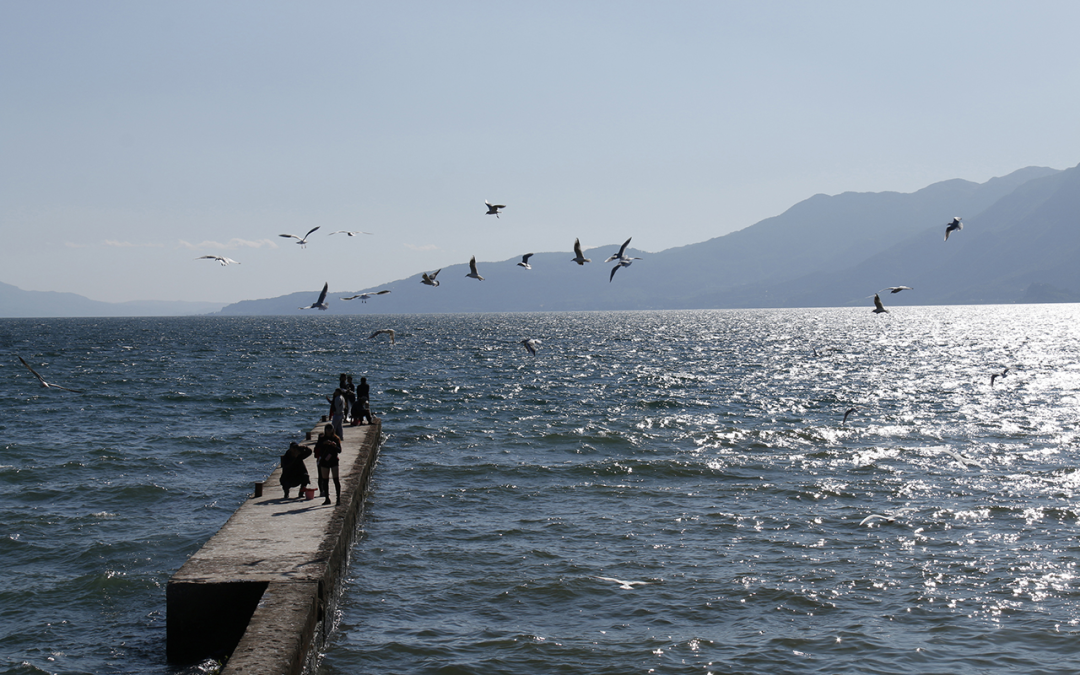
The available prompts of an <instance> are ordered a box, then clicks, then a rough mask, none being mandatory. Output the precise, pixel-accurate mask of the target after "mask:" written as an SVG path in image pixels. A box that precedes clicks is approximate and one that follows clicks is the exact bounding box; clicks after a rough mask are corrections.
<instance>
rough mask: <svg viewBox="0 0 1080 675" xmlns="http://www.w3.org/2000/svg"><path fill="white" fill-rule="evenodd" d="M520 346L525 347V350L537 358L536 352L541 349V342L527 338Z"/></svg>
mask: <svg viewBox="0 0 1080 675" xmlns="http://www.w3.org/2000/svg"><path fill="white" fill-rule="evenodd" d="M519 344H523V345H525V349H528V350H529V353H530V354H532V355H533V356H536V350H537V349H539V348H540V341H539V340H533V339H532V338H525V339H524V340H522V341H521V342H520V343H519Z"/></svg>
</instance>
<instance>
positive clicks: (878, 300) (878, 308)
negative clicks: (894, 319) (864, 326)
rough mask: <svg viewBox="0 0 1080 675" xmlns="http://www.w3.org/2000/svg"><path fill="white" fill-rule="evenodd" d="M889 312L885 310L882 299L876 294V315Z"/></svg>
mask: <svg viewBox="0 0 1080 675" xmlns="http://www.w3.org/2000/svg"><path fill="white" fill-rule="evenodd" d="M888 311H889V310H887V309H885V305H883V304H881V298H880V297H879V296H878V294H877V293H874V314H881V313H882V312H888Z"/></svg>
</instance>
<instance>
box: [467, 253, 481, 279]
mask: <svg viewBox="0 0 1080 675" xmlns="http://www.w3.org/2000/svg"><path fill="white" fill-rule="evenodd" d="M465 276H467V277H469V278H470V279H476V280H477V281H483V280H484V277H482V276H480V274H479V273H478V272H477V271H476V256H473V257H472V260H470V261H469V273H468V274H466V275H465Z"/></svg>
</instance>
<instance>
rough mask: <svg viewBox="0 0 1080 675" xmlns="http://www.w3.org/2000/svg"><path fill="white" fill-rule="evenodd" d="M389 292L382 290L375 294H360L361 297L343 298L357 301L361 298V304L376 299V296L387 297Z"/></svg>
mask: <svg viewBox="0 0 1080 675" xmlns="http://www.w3.org/2000/svg"><path fill="white" fill-rule="evenodd" d="M389 292H390V291H387V290H382V291H377V292H375V293H360V294H359V295H350V296H349V297H347V298H342V300H355V299H357V298H360V302H367V301H368V298H372V297H375V296H376V295H386V294H387V293H389Z"/></svg>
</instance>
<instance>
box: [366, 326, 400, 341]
mask: <svg viewBox="0 0 1080 675" xmlns="http://www.w3.org/2000/svg"><path fill="white" fill-rule="evenodd" d="M383 333H386V334H387V335H389V336H390V344H394V336H395V335H396V333H395V332H394V329H393V328H383V329H382V330H377V331H375V332H374V333H372V334H371V335H369V336H368V339H369V340H374V339H375V338H377V337H378V336H380V335H382V334H383Z"/></svg>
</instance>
